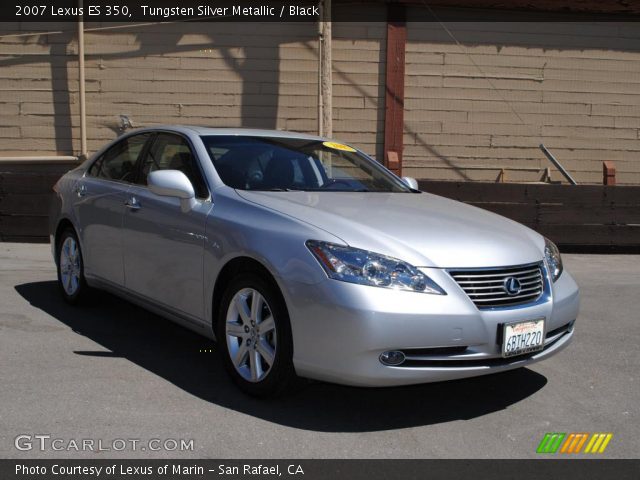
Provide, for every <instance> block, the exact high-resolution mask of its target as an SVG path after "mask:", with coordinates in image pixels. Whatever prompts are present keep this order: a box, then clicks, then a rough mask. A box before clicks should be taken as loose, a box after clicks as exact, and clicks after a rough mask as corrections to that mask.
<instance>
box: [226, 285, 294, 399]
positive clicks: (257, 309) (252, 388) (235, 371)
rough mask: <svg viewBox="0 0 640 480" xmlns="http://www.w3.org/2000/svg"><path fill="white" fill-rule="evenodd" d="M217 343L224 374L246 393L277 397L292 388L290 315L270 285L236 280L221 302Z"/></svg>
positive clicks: (273, 287) (276, 289) (278, 293)
mask: <svg viewBox="0 0 640 480" xmlns="http://www.w3.org/2000/svg"><path fill="white" fill-rule="evenodd" d="M216 337H217V338H218V345H219V350H220V353H221V356H222V362H223V364H224V366H225V369H226V370H227V373H228V374H229V375H230V376H231V378H232V379H233V381H234V383H235V384H236V385H237V386H238V387H239V388H240V389H241V390H242V391H243V392H245V393H247V394H249V395H252V396H255V397H270V396H277V395H279V394H282V393H283V392H284V391H285V390H287V389H288V387H290V386H291V385H292V384H293V383H294V380H295V379H296V374H295V370H294V368H293V360H292V358H293V339H292V335H291V324H290V322H289V314H288V312H287V308H286V305H285V303H284V300H283V298H282V295H281V294H280V291H279V290H278V288H277V287H276V286H275V285H274V284H273V283H272V282H269V281H267V280H265V279H264V278H262V277H261V276H258V275H256V274H253V273H241V274H239V275H238V276H236V277H235V278H234V279H233V280H232V281H231V282H230V283H229V286H228V287H227V289H226V290H225V292H224V294H223V296H222V301H221V302H220V310H219V312H218V320H217V322H216Z"/></svg>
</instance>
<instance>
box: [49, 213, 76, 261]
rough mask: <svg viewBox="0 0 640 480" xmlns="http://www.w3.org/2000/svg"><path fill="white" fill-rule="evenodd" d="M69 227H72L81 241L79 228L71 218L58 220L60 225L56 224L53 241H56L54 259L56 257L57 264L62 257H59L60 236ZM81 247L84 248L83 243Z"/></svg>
mask: <svg viewBox="0 0 640 480" xmlns="http://www.w3.org/2000/svg"><path fill="white" fill-rule="evenodd" d="M67 228H71V229H72V230H73V231H74V232H75V233H76V237H77V238H78V242H79V241H80V237H79V236H78V230H76V227H75V226H74V225H73V223H72V222H71V220H69V219H68V218H66V217H63V218H61V219H60V220H59V221H58V225H57V226H56V231H55V234H54V237H53V241H54V244H53V247H54V252H55V254H54V259H55V262H56V265H57V264H58V262H59V261H60V259H59V258H58V247H59V246H60V236H61V235H62V232H64V231H65V230H66V229H67ZM80 248H82V245H80Z"/></svg>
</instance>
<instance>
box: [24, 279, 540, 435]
mask: <svg viewBox="0 0 640 480" xmlns="http://www.w3.org/2000/svg"><path fill="white" fill-rule="evenodd" d="M15 289H16V291H17V292H18V293H19V294H20V295H21V296H22V297H23V298H24V299H25V300H26V301H28V302H29V303H30V304H31V305H32V306H34V307H35V308H38V309H40V310H43V311H44V312H46V313H47V314H49V315H51V316H52V317H53V318H54V319H56V320H57V321H59V322H61V323H62V324H64V325H67V326H68V327H69V328H71V329H72V330H73V331H74V332H75V333H77V334H78V335H83V336H86V337H87V338H89V339H90V340H92V341H93V342H95V343H96V344H98V345H99V346H100V348H96V351H76V352H74V353H76V354H77V355H80V356H92V357H98V358H100V357H106V358H109V357H122V358H126V359H127V360H129V361H131V362H132V363H134V364H136V365H138V366H140V367H142V368H144V369H146V370H148V371H149V372H152V373H153V374H155V375H158V376H160V377H162V378H163V379H165V380H167V381H169V382H171V383H172V384H174V385H175V386H176V387H177V388H180V389H182V390H184V391H185V392H187V393H189V394H191V395H195V396H197V397H199V398H201V399H203V400H205V401H207V402H211V403H213V404H216V405H220V406H222V407H225V408H229V409H232V410H236V411H238V412H241V413H244V414H246V415H251V416H254V417H257V418H260V419H263V420H266V421H270V422H274V423H278V424H281V425H285V426H289V427H293V428H299V429H304V430H312V431H320V432H367V431H384V430H390V429H398V428H410V427H416V426H424V425H432V424H437V423H443V422H450V421H454V420H468V419H473V418H476V417H481V416H483V415H487V414H490V413H492V412H497V411H500V410H503V409H505V408H508V407H509V406H510V405H513V404H515V403H517V402H519V401H521V400H523V399H525V398H527V397H529V396H531V395H533V394H535V393H536V392H538V391H539V390H540V389H541V388H543V387H544V386H545V384H546V383H547V380H546V378H545V377H544V376H542V375H540V374H538V373H536V372H534V371H532V370H528V369H519V370H515V371H511V372H506V373H502V374H497V375H491V376H487V377H480V378H475V379H467V380H457V381H451V382H443V383H436V384H426V385H418V386H412V387H395V388H384V389H365V388H353V387H343V386H338V385H331V384H326V383H321V382H306V383H303V384H302V385H301V386H300V388H299V389H298V390H296V391H294V392H293V393H291V394H289V395H288V396H286V397H283V398H278V399H272V400H266V401H265V400H257V399H254V398H251V397H248V396H246V395H244V394H243V393H241V392H240V391H239V390H238V389H237V388H236V387H235V386H234V385H233V384H232V382H231V380H230V379H229V378H228V377H227V375H226V373H225V371H224V369H223V367H222V364H221V362H220V361H219V359H218V356H217V355H216V354H215V353H201V352H200V351H201V350H202V349H213V350H214V352H215V351H216V345H215V344H214V343H213V342H211V341H210V340H207V339H205V338H203V337H201V336H199V335H197V334H195V333H192V332H190V331H188V330H186V329H184V328H182V327H179V326H177V325H175V324H173V323H171V322H169V321H167V320H164V319H162V318H161V317H158V316H156V315H154V314H152V313H150V312H148V311H146V310H144V309H141V308H138V307H136V306H134V305H132V304H130V303H128V302H126V301H124V300H121V299H119V298H116V297H114V296H112V295H110V294H107V293H102V292H96V293H95V295H94V299H93V301H92V302H91V303H92V304H91V305H90V306H81V307H72V306H69V305H67V304H66V303H65V302H64V301H63V300H62V298H61V296H60V293H59V292H58V287H57V284H56V282H54V281H44V282H34V283H25V284H21V285H17V286H16V287H15ZM104 349H107V350H108V351H107V352H105V351H104ZM471 394H472V395H471Z"/></svg>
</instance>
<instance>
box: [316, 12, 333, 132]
mask: <svg viewBox="0 0 640 480" xmlns="http://www.w3.org/2000/svg"><path fill="white" fill-rule="evenodd" d="M320 11H321V13H320V39H319V41H320V63H319V68H320V78H319V87H320V88H319V89H320V92H319V93H320V95H319V105H318V113H319V118H318V131H319V134H320V136H321V137H328V138H331V137H333V77H332V73H333V66H332V60H331V54H332V42H331V40H332V32H331V0H322V1H321V2H320Z"/></svg>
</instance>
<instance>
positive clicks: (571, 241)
mask: <svg viewBox="0 0 640 480" xmlns="http://www.w3.org/2000/svg"><path fill="white" fill-rule="evenodd" d="M419 183H420V188H421V190H424V191H426V192H430V193H434V194H436V195H442V196H444V197H448V198H452V199H454V200H459V201H461V202H465V203H469V204H471V205H475V206H477V207H480V208H484V209H486V210H490V211H492V212H495V213H498V214H500V215H504V216H505V217H508V218H511V219H513V220H516V221H517V222H520V223H523V224H525V225H527V226H529V227H531V228H533V229H534V230H536V231H538V232H540V233H541V234H543V235H546V236H547V237H549V238H550V239H551V240H553V241H554V242H556V243H558V244H559V245H560V246H562V247H564V250H578V249H580V250H584V251H597V250H620V251H626V250H629V251H633V250H638V249H640V186H603V185H546V184H520V183H478V182H434V181H428V180H424V181H420V182H419Z"/></svg>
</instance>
